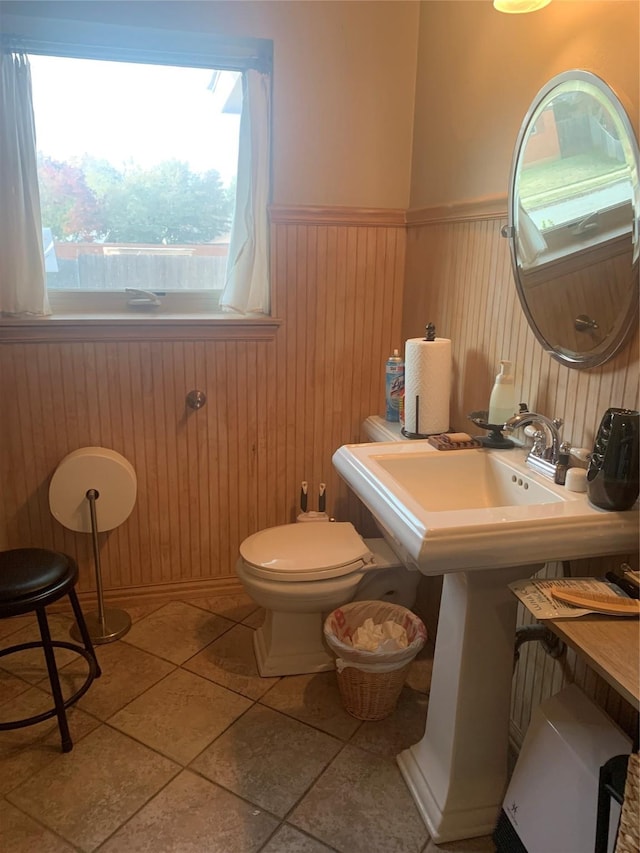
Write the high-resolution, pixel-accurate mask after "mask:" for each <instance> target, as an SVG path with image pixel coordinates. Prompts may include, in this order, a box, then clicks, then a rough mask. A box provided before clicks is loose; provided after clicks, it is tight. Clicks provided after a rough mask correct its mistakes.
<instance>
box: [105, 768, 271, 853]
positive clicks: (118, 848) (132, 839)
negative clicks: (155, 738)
mask: <svg viewBox="0 0 640 853" xmlns="http://www.w3.org/2000/svg"><path fill="white" fill-rule="evenodd" d="M277 825H278V822H277V821H276V820H275V819H274V818H273V817H271V816H270V815H267V814H264V813H263V812H261V811H260V810H259V809H256V808H255V807H254V806H251V805H250V804H249V803H245V802H244V801H243V800H241V799H239V798H238V797H236V796H234V795H233V794H230V793H229V792H228V791H225V790H224V789H223V788H220V787H218V786H217V785H214V784H213V783H212V782H208V781H207V780H206V779H202V778H201V777H200V776H196V775H195V774H194V773H190V772H189V771H188V770H185V771H184V772H182V773H181V774H180V775H179V776H178V777H177V778H176V779H174V780H173V781H172V782H170V783H169V785H167V787H166V788H165V789H164V790H162V791H161V792H160V793H159V794H158V795H157V796H156V797H154V798H153V800H151V802H150V803H149V804H148V805H146V806H145V807H144V808H143V809H141V811H140V812H138V814H137V815H135V817H133V818H132V819H131V820H130V821H129V822H128V823H127V824H125V826H123V827H122V829H120V830H118V832H117V833H116V834H115V835H114V836H113V838H111V839H110V840H109V841H108V842H107V843H106V844H105V845H104V846H103V847H101V848H100V851H101V853H178V851H179V853H205V851H206V853H235V852H236V851H237V853H254V851H257V850H259V849H260V847H261V845H262V844H264V842H265V841H266V839H267V838H268V837H269V835H270V834H271V833H272V832H273V830H274V829H275V827H276V826H277Z"/></svg>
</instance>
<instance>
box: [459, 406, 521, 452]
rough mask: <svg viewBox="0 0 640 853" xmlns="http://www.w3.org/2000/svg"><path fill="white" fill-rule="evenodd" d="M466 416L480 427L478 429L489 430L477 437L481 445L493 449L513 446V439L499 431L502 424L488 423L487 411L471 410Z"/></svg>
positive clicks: (505, 448)
mask: <svg viewBox="0 0 640 853" xmlns="http://www.w3.org/2000/svg"><path fill="white" fill-rule="evenodd" d="M467 417H468V418H469V420H470V421H471V423H473V424H475V425H476V426H478V427H480V429H486V430H489V435H483V436H480V437H479V438H478V441H479V442H480V443H481V444H482V446H483V447H491V448H493V449H494V450H508V449H509V448H510V447H514V443H513V441H511V439H510V438H505V437H504V436H503V434H502V432H501V430H502V429H503V427H504V424H490V423H488V420H489V412H486V411H482V412H471V414H470V415H467Z"/></svg>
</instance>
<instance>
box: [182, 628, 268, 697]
mask: <svg viewBox="0 0 640 853" xmlns="http://www.w3.org/2000/svg"><path fill="white" fill-rule="evenodd" d="M185 669H189V670H191V672H197V673H198V675H203V676H204V677H205V678H209V679H211V681H215V682H216V683H217V684H222V686H223V687H228V688H229V689H230V690H236V691H237V692H238V693H242V695H243V696H248V697H249V698H250V699H259V698H260V697H261V696H262V695H263V694H264V693H266V691H267V690H268V689H269V688H270V687H271V686H272V685H273V684H275V683H276V682H277V681H278V679H277V678H261V677H260V674H259V673H258V667H257V666H256V659H255V655H254V653H253V630H252V629H251V628H247V627H246V626H245V625H234V627H233V628H232V629H231V630H230V631H227V633H226V634H223V636H222V637H220V638H219V639H218V640H216V641H215V642H214V643H211V645H210V646H207V648H206V649H205V650H204V651H202V652H200V654H199V655H196V656H195V657H193V658H191V660H190V661H187V663H186V664H185Z"/></svg>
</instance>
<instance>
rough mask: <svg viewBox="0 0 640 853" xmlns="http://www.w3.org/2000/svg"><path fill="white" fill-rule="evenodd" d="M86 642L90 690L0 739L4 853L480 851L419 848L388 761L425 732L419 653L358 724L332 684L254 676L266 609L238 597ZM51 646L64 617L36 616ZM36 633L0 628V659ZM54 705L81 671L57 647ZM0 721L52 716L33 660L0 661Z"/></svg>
mask: <svg viewBox="0 0 640 853" xmlns="http://www.w3.org/2000/svg"><path fill="white" fill-rule="evenodd" d="M129 613H130V614H131V616H132V619H133V620H134V624H133V626H132V628H131V630H130V631H129V633H128V634H127V635H126V636H125V637H124V638H123V639H122V640H120V641H118V642H115V643H110V644H106V645H101V646H98V647H97V653H98V657H99V660H100V665H101V667H102V671H103V674H102V677H101V678H100V679H98V680H96V681H95V682H94V683H93V684H92V685H91V687H90V689H89V691H88V692H87V693H86V694H85V696H84V697H83V698H82V699H81V700H80V701H79V702H78V703H77V705H76V706H74V707H73V708H72V709H71V710H70V711H69V723H70V728H71V734H72V737H73V738H74V744H75V745H74V749H73V751H72V752H70V753H68V754H66V755H63V754H62V753H61V752H60V741H59V735H58V730H57V724H56V722H55V721H52V720H48V721H46V722H44V723H39V724H38V725H36V726H31V727H28V728H23V729H17V730H13V731H10V732H0V796H1V797H2V802H1V803H0V849H1V850H2V851H5V853H27V851H28V853H63V851H73V850H75V851H94V850H100V851H105V853H107V851H108V853H138V851H154V853H162V852H163V851H167V852H168V853H254V851H256V853H257V851H262V853H327V852H328V851H341V853H377V851H380V853H383V851H384V853H435V852H436V851H439V850H443V851H456V853H489V851H494V849H495V848H494V845H493V844H492V842H491V840H490V839H488V838H478V839H473V840H471V841H464V842H456V843H451V844H444V845H441V846H437V845H435V844H434V843H433V842H432V841H430V840H429V837H428V834H427V831H426V828H425V826H424V823H423V822H422V820H421V818H420V816H419V814H418V812H417V809H416V807H415V804H414V803H413V800H412V798H411V796H410V794H409V792H408V790H407V788H406V786H405V784H404V782H403V780H402V777H401V775H400V772H399V770H398V768H397V765H396V763H395V759H394V756H395V755H396V754H397V753H398V752H399V751H400V750H402V749H404V748H405V747H407V746H409V745H410V744H412V743H414V742H416V741H418V740H419V739H420V736H421V734H422V732H423V730H424V721H425V717H426V706H427V698H428V697H427V690H428V684H429V678H430V668H431V663H432V652H431V651H430V649H429V647H428V646H427V647H426V648H425V650H424V651H423V652H422V653H421V654H420V656H419V658H417V659H416V660H415V661H414V663H413V664H412V668H411V671H410V673H409V677H408V679H407V684H406V686H405V687H404V689H403V693H402V696H401V697H400V701H399V703H398V706H397V708H396V711H395V712H394V714H393V715H392V716H391V717H389V718H388V719H386V720H383V721H380V722H375V723H374V722H360V721H359V720H356V719H355V718H353V717H351V716H349V714H347V713H346V711H345V710H344V709H343V707H342V704H341V701H340V697H339V693H338V689H337V684H336V680H335V673H333V672H327V673H320V674H316V675H300V676H290V677H286V678H260V677H259V675H258V673H257V670H256V666H255V661H254V657H253V648H252V636H253V631H254V630H255V628H256V627H258V626H259V625H260V623H261V620H262V618H263V614H262V611H261V610H260V609H258V608H256V606H255V604H253V602H251V601H250V600H249V599H248V598H246V597H245V596H242V595H232V596H224V597H219V598H209V599H198V600H193V601H174V602H171V603H169V604H165V605H156V606H149V607H135V608H129ZM50 622H51V627H52V633H53V634H54V637H55V638H56V639H68V631H69V627H70V625H71V618H70V617H69V616H66V615H64V614H54V615H52V616H51V617H50ZM34 638H37V627H36V623H35V620H34V619H33V618H32V617H31V616H28V617H27V616H25V617H18V618H15V619H9V620H3V621H2V622H0V647H6V646H8V645H14V644H16V643H19V642H28V641H29V640H31V639H34ZM57 658H58V664H59V666H60V667H61V678H62V681H63V689H64V691H65V693H66V694H67V695H69V694H70V692H72V691H73V690H74V689H76V686H77V685H78V684H80V683H81V682H82V680H83V679H84V673H85V672H86V663H85V662H84V661H83V660H82V659H80V658H78V657H77V656H75V655H74V654H73V653H72V652H67V651H66V650H58V654H57ZM0 660H1V664H2V668H0V720H9V719H16V718H18V717H23V716H27V715H31V714H35V713H38V712H39V711H40V710H45V709H46V708H47V707H50V706H51V697H50V696H49V695H48V693H47V688H48V680H47V678H46V670H45V667H44V660H43V658H42V653H41V651H40V650H39V649H36V650H30V651H24V652H20V653H17V654H15V655H12V656H10V657H7V658H3V659H0Z"/></svg>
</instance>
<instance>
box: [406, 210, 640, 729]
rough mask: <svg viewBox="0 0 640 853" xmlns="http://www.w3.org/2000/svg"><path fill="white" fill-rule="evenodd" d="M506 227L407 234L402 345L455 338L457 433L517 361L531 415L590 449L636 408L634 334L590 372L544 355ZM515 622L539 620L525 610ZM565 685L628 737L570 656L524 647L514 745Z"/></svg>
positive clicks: (623, 718) (626, 711) (617, 703)
mask: <svg viewBox="0 0 640 853" xmlns="http://www.w3.org/2000/svg"><path fill="white" fill-rule="evenodd" d="M503 224H504V222H503V221H502V220H500V219H498V218H496V219H487V220H484V221H469V222H449V223H434V224H430V225H421V226H417V227H410V228H409V233H408V242H407V260H406V264H407V275H406V282H405V290H404V311H403V317H404V321H403V338H404V339H406V338H409V337H414V336H416V335H419V334H420V333H421V332H422V328H423V326H424V323H426V322H427V321H429V320H431V321H433V322H435V324H436V327H437V329H438V334H440V335H441V336H443V337H450V338H451V340H452V351H453V393H452V405H451V423H452V426H453V427H454V428H455V429H462V430H470V431H471V432H475V431H477V430H474V429H473V426H472V425H471V424H470V423H469V421H468V419H467V414H468V413H469V412H471V411H474V410H481V409H485V410H486V409H487V408H488V402H489V395H490V392H491V388H492V385H493V379H494V375H495V373H496V370H497V364H498V361H499V360H500V359H501V358H508V359H510V360H511V361H513V362H514V366H515V377H516V386H517V389H518V395H519V399H520V400H523V401H526V402H528V403H529V407H530V409H531V410H532V411H539V412H542V413H543V414H546V415H549V416H552V417H559V418H562V419H563V420H564V422H565V425H564V437H565V438H566V440H568V441H570V442H571V443H572V444H573V445H574V446H578V447H592V446H593V442H594V438H595V433H596V431H597V428H598V425H599V423H600V419H601V417H602V415H603V413H604V411H605V410H606V409H607V408H609V406H626V407H629V408H632V409H637V408H638V407H639V393H638V392H639V389H638V374H639V359H638V333H637V332H636V334H635V337H634V339H633V340H632V341H631V342H630V343H629V344H628V345H627V346H626V347H625V349H624V350H623V351H622V352H621V353H618V355H616V357H615V358H613V359H612V360H611V361H609V362H608V363H607V364H605V365H603V366H602V367H599V368H594V369H591V370H586V371H585V370H572V369H569V368H567V367H565V366H563V365H561V364H559V363H558V362H556V361H555V360H554V359H552V358H551V357H550V356H549V355H547V354H546V353H545V352H544V350H543V349H542V347H541V346H540V344H539V343H538V341H537V340H536V338H535V336H534V335H533V333H532V332H531V331H530V329H529V327H528V325H527V322H526V319H525V316H524V313H523V311H522V310H521V308H520V303H519V301H518V297H517V293H516V289H515V286H514V284H513V278H512V273H511V265H510V258H509V250H508V244H507V241H506V240H504V239H502V238H501V236H500V227H501V225H503ZM618 562H620V560H619V559H618ZM560 571H561V567H560V566H558V564H555V563H552V564H549V565H548V566H547V567H546V568H545V574H546V575H547V576H551V577H553V576H556V575H557V573H558V572H560ZM602 572H603V561H601V560H592V561H583V562H581V563H580V565H579V568H577V570H576V573H579V574H581V575H596V574H601V573H602ZM518 620H519V624H531V623H532V622H534V621H535V620H534V619H533V617H532V616H531V615H530V614H529V613H528V612H527V611H525V610H524V609H523V608H522V607H520V608H519V615H518ZM566 681H575V682H576V683H578V684H579V685H580V686H581V687H582V688H583V689H584V690H585V692H586V693H587V694H588V695H590V696H592V697H593V698H595V699H597V701H599V702H600V704H602V705H603V707H605V709H606V710H607V711H608V712H609V713H610V714H611V715H612V716H613V717H614V719H616V720H617V721H618V722H619V723H620V724H621V725H623V726H624V727H625V728H626V730H627V731H632V730H633V727H634V726H635V725H637V714H635V713H634V712H633V711H632V709H631V708H630V707H629V706H628V705H627V704H626V703H625V702H624V701H623V700H621V699H620V698H619V697H618V696H617V694H616V693H615V691H614V690H612V689H609V688H608V687H607V685H606V684H605V683H604V682H603V681H602V680H601V679H600V678H598V677H597V676H595V675H594V673H593V672H592V671H591V670H589V669H588V668H587V667H586V666H585V665H584V664H583V663H582V661H580V660H579V659H578V658H576V656H575V654H573V653H572V652H569V653H568V654H567V656H566V658H565V659H563V660H562V661H560V662H557V661H553V660H552V659H551V658H550V657H549V656H548V655H547V654H546V653H545V652H544V651H543V649H542V648H541V647H540V645H539V644H537V643H530V644H526V645H525V646H523V647H522V649H521V656H520V661H519V663H518V666H517V668H516V670H515V676H514V686H513V694H512V708H511V718H512V734H513V736H514V738H515V739H516V741H518V740H520V739H521V738H522V736H523V735H524V732H525V731H526V728H527V726H528V723H529V719H530V715H531V711H532V709H533V708H535V707H536V706H537V704H538V703H539V702H540V701H541V700H542V699H544V698H546V697H547V696H550V695H552V694H553V693H555V692H557V691H558V690H559V689H560V687H561V686H562V684H563V683H565V682H566Z"/></svg>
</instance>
